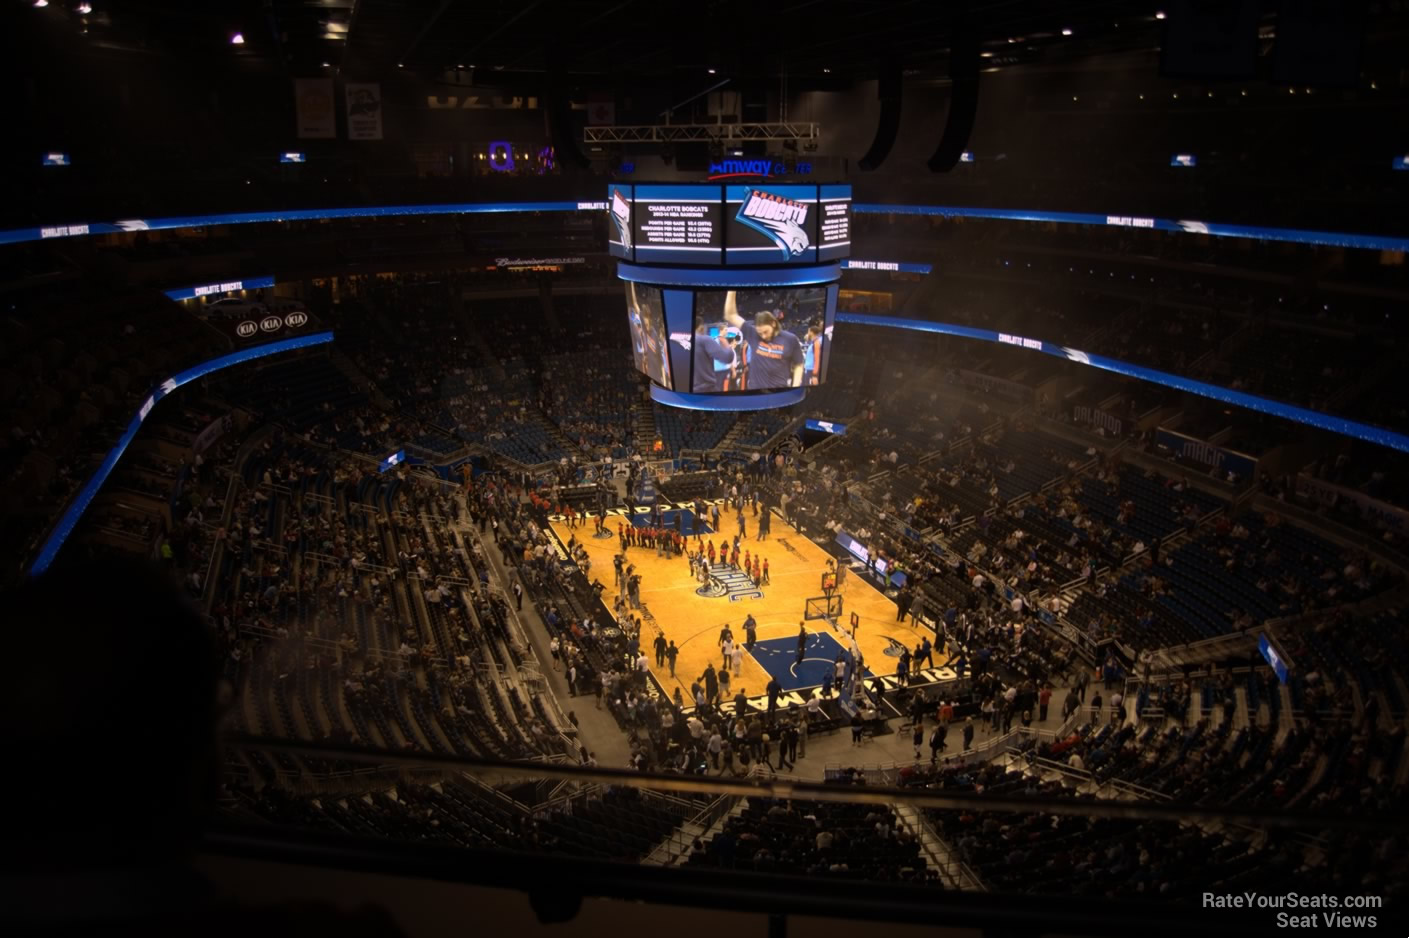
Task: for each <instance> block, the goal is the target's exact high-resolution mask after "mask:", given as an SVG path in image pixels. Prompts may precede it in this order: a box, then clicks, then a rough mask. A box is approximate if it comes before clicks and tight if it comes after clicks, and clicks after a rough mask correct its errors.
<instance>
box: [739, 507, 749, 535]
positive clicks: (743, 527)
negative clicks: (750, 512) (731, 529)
mask: <svg viewBox="0 0 1409 938" xmlns="http://www.w3.org/2000/svg"><path fill="white" fill-rule="evenodd" d="M748 536H749V529H748V519H747V518H746V517H744V512H743V510H742V509H740V511H739V537H741V538H742V537H748Z"/></svg>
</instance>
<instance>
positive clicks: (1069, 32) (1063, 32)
mask: <svg viewBox="0 0 1409 938" xmlns="http://www.w3.org/2000/svg"><path fill="white" fill-rule="evenodd" d="M1062 35H1063V36H1070V35H1071V29H1070V28H1068V29H1064V30H1062Z"/></svg>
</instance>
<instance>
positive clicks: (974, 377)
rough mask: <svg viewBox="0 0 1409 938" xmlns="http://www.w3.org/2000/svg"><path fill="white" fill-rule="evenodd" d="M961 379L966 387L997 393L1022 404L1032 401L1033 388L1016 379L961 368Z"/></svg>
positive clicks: (986, 392) (987, 392)
mask: <svg viewBox="0 0 1409 938" xmlns="http://www.w3.org/2000/svg"><path fill="white" fill-rule="evenodd" d="M959 380H960V381H961V382H962V383H963V385H964V386H965V387H969V388H977V389H978V390H980V391H983V392H984V393H985V394H997V395H998V396H1000V397H1005V398H1007V399H1008V400H1011V401H1016V402H1018V403H1020V404H1030V403H1032V395H1033V390H1032V388H1030V387H1028V386H1027V385H1025V384H1019V383H1018V382H1016V381H1009V380H1008V379H1007V378H996V377H994V376H993V375H985V374H981V373H979V372H977V371H967V370H961V371H960V372H959Z"/></svg>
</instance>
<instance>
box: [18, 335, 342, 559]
mask: <svg viewBox="0 0 1409 938" xmlns="http://www.w3.org/2000/svg"><path fill="white" fill-rule="evenodd" d="M331 341H333V334H332V333H331V332H319V333H316V334H314V335H306V336H300V337H298V338H296V339H283V340H281V341H279V342H270V343H268V344H267V345H257V346H255V347H254V348H247V349H242V350H241V351H238V352H231V353H230V354H229V355H222V356H220V357H219V358H212V359H211V360H210V361H206V362H202V363H201V364H199V365H196V366H194V367H192V368H187V369H186V370H185V371H182V372H179V373H177V374H174V375H172V376H171V377H170V378H167V379H166V380H165V381H163V382H162V383H161V384H159V385H158V386H157V387H156V389H155V390H153V391H152V393H151V394H149V395H148V396H147V399H146V400H145V401H143V402H142V406H141V407H139V408H138V409H137V413H135V414H133V416H132V420H131V421H130V422H129V423H128V425H127V430H126V431H124V432H123V434H122V438H121V439H119V440H118V441H117V445H116V446H114V447H113V448H112V449H111V450H109V451H108V455H107V456H106V457H105V458H104V459H103V463H102V465H100V466H99V467H98V469H97V471H96V472H94V473H93V477H92V478H90V479H89V480H88V481H87V483H85V484H84V486H83V488H81V489H79V491H78V494H77V495H75V496H74V498H73V501H71V502H69V506H68V508H67V509H66V510H65V511H64V514H63V517H62V518H60V519H59V523H58V524H57V525H55V526H54V530H52V531H50V532H49V537H48V539H47V540H46V541H45V542H44V546H43V548H41V549H40V551H39V556H38V557H37V558H35V561H34V565H33V566H31V567H30V568H29V572H30V575H31V576H35V575H38V574H40V573H43V572H44V571H45V570H47V569H49V566H50V564H52V563H53V562H54V557H55V556H56V555H57V554H58V552H59V548H60V547H63V546H64V541H66V540H68V536H69V535H70V534H72V533H73V529H74V528H75V527H77V526H78V522H79V521H80V520H81V519H82V518H83V513H84V512H85V511H87V510H88V506H89V505H90V504H92V502H93V499H94V498H95V497H96V496H97V494H98V491H99V490H100V489H102V487H103V483H104V482H106V481H107V480H108V476H110V475H112V471H113V469H115V468H117V462H118V460H119V459H121V458H122V454H123V453H124V452H126V450H127V447H128V446H129V445H130V444H131V443H132V440H133V438H134V437H136V436H137V431H138V430H140V429H141V428H142V423H143V421H145V420H146V419H147V417H148V415H149V414H151V412H152V408H153V407H155V406H156V403H157V401H160V400H161V399H162V398H164V397H166V396H167V395H169V394H170V393H171V392H172V391H175V390H176V389H177V388H179V387H181V386H182V385H183V384H190V383H191V382H192V381H195V380H197V379H199V378H203V377H205V376H206V375H208V374H211V373H213V372H216V371H220V370H221V369H222V368H229V367H230V366H232V365H239V364H243V363H244V362H249V361H254V360H255V359H258V358H266V357H268V356H270V355H280V354H282V353H284V352H291V351H293V350H294V349H300V348H309V347H311V346H314V345H323V344H325V343H328V342H331Z"/></svg>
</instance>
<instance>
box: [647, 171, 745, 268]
mask: <svg viewBox="0 0 1409 938" xmlns="http://www.w3.org/2000/svg"><path fill="white" fill-rule="evenodd" d="M635 193H636V198H635V202H634V203H633V204H632V207H631V208H632V221H631V239H632V242H633V244H634V246H635V249H636V255H635V257H636V261H637V262H638V263H642V264H718V263H719V259H720V255H721V254H722V253H723V251H724V233H723V231H722V230H721V220H722V216H723V211H724V210H723V207H722V206H721V205H720V202H719V187H718V186H689V185H681V186H666V185H661V186H636V187H635Z"/></svg>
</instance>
